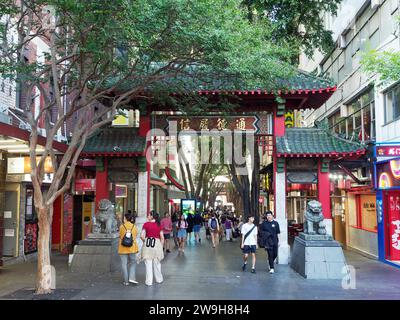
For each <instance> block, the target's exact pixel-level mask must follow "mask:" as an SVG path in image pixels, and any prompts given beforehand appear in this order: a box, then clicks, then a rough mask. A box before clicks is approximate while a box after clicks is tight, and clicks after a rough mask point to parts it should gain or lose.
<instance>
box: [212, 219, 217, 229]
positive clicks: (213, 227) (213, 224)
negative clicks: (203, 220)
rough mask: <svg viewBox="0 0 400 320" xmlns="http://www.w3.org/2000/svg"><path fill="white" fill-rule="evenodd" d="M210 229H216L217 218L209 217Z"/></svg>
mask: <svg viewBox="0 0 400 320" xmlns="http://www.w3.org/2000/svg"><path fill="white" fill-rule="evenodd" d="M211 229H213V230H215V229H217V219H215V218H212V219H211Z"/></svg>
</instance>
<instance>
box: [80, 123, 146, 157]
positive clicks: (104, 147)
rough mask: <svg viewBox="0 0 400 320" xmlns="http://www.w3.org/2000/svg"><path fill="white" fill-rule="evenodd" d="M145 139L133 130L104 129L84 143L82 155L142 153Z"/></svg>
mask: <svg viewBox="0 0 400 320" xmlns="http://www.w3.org/2000/svg"><path fill="white" fill-rule="evenodd" d="M145 148H146V138H145V137H141V136H138V134H137V129H135V128H113V127H106V128H102V129H99V130H97V131H96V132H95V133H94V134H93V135H92V136H91V137H90V138H89V139H88V140H87V142H86V145H85V147H84V148H83V151H82V152H83V153H143V152H144V151H145Z"/></svg>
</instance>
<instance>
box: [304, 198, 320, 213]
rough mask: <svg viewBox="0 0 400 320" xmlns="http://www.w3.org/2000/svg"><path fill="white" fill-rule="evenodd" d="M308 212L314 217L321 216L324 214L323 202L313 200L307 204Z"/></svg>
mask: <svg viewBox="0 0 400 320" xmlns="http://www.w3.org/2000/svg"><path fill="white" fill-rule="evenodd" d="M307 211H309V212H311V213H312V214H313V215H319V214H320V213H321V212H322V205H321V202H319V201H316V200H312V201H310V202H309V203H307Z"/></svg>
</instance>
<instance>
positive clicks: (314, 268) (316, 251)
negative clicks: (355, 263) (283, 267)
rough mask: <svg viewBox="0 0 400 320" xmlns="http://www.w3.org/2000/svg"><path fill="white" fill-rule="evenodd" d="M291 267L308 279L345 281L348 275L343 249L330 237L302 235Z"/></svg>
mask: <svg viewBox="0 0 400 320" xmlns="http://www.w3.org/2000/svg"><path fill="white" fill-rule="evenodd" d="M290 266H291V268H292V269H293V270H295V271H296V272H298V273H299V274H300V275H302V276H303V277H304V278H307V279H343V278H344V277H345V275H346V274H347V273H348V267H347V264H346V259H345V257H344V254H343V250H342V247H341V246H340V244H339V243H338V242H337V241H335V240H333V239H332V237H331V236H329V235H325V236H323V235H308V234H304V233H300V234H299V236H298V237H296V238H295V240H294V247H293V252H292V258H291V263H290Z"/></svg>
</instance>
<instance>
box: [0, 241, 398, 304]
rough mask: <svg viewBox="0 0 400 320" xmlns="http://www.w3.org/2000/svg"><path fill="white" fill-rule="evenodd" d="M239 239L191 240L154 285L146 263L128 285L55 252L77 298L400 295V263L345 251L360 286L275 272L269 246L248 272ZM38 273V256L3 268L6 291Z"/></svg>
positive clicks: (1, 292) (63, 283) (28, 283)
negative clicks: (81, 269)
mask: <svg viewBox="0 0 400 320" xmlns="http://www.w3.org/2000/svg"><path fill="white" fill-rule="evenodd" d="M235 240H236V241H235V242H233V243H231V242H222V243H220V245H219V247H217V248H215V249H213V248H212V247H211V244H210V242H209V241H206V240H205V239H203V241H202V244H201V245H195V244H194V243H192V244H190V245H189V246H188V247H187V248H186V250H185V254H184V255H180V254H178V252H177V250H176V249H173V250H172V252H171V253H170V254H168V255H167V256H166V258H165V259H164V260H163V262H162V272H163V275H164V282H163V283H162V284H157V285H153V286H152V287H147V286H145V284H144V280H145V267H144V264H143V263H141V264H139V265H137V280H138V281H139V284H138V285H130V286H126V287H125V286H123V285H122V276H121V274H120V273H119V272H114V273H84V274H83V273H73V272H70V271H69V270H68V263H67V262H68V258H67V257H65V256H60V255H54V256H53V257H52V263H53V264H54V266H55V268H56V272H57V289H58V290H60V289H61V290H67V289H69V290H71V291H70V292H71V295H69V296H68V297H66V299H67V298H68V299H73V300H87V299H99V300H104V299H114V300H121V299H132V300H140V299H146V300H149V299H155V300H164V299H169V300H205V299H209V300H220V299H227V300H288V299H289V300H290V299H301V300H326V299H340V300H354V299H364V300H371V299H396V300H397V299H400V269H398V268H395V267H392V266H389V265H386V264H383V263H381V262H379V261H376V260H373V259H369V258H366V257H363V256H360V255H359V254H357V253H354V252H351V251H345V256H346V260H347V263H348V265H350V266H352V267H353V268H354V270H355V272H356V289H355V290H351V289H349V290H345V289H343V288H342V280H330V279H327V280H310V279H304V278H303V277H302V276H300V275H299V274H297V273H296V272H294V271H293V270H292V269H291V268H290V267H289V266H288V265H278V266H277V267H276V273H275V274H272V275H271V274H269V273H268V269H267V262H266V261H267V258H266V253H265V251H264V250H263V249H258V251H257V273H256V274H252V273H250V271H249V270H248V271H246V272H242V271H241V264H242V260H241V251H240V249H239V248H238V242H237V239H235ZM249 263H250V262H249ZM35 273H36V264H35V263H34V262H28V263H21V264H17V265H12V266H6V267H4V268H3V269H0V297H3V296H7V295H9V294H12V293H13V292H16V291H18V290H21V289H24V288H33V286H34V281H35ZM73 290H79V291H73ZM2 299H4V298H2Z"/></svg>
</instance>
